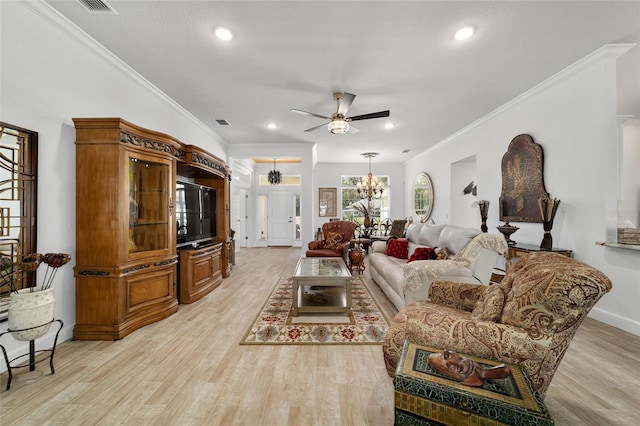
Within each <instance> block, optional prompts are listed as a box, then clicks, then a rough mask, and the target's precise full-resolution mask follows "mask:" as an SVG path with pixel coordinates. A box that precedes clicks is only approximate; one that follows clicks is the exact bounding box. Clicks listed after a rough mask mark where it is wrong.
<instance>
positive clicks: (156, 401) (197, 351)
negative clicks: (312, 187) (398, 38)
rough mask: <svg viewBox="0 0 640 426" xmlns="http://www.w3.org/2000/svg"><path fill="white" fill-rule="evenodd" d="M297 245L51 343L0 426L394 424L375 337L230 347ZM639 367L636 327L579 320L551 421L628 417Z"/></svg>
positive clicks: (616, 421)
mask: <svg viewBox="0 0 640 426" xmlns="http://www.w3.org/2000/svg"><path fill="white" fill-rule="evenodd" d="M299 254H300V250H299V249H279V248H271V249H269V248H255V249H243V250H241V252H240V253H239V254H238V255H237V259H236V260H237V265H236V266H235V267H234V269H233V271H232V273H231V276H230V277H229V278H227V279H225V280H224V281H223V283H222V285H221V286H220V287H219V288H217V289H216V290H214V291H213V292H212V293H211V294H209V295H208V296H207V297H206V298H205V299H203V300H201V301H199V302H197V303H194V304H192V305H181V306H180V310H179V311H178V313H177V314H175V315H173V316H172V317H170V318H168V319H166V320H163V321H161V322H158V323H155V324H152V325H150V326H147V327H145V328H143V329H141V330H138V331H136V332H134V333H133V334H131V335H129V336H127V337H126V338H124V339H123V340H121V341H116V342H80V341H68V342H64V343H62V344H59V346H58V350H57V352H56V356H55V366H56V374H54V375H50V374H49V371H48V366H47V365H46V363H45V364H44V365H43V364H39V365H38V368H37V370H36V371H34V372H26V371H25V372H22V371H21V372H18V373H17V374H15V375H14V379H13V383H12V388H11V390H10V391H6V390H4V388H5V386H6V380H7V375H6V373H4V374H2V377H1V380H0V388H1V390H0V425H2V426H8V425H14V424H19V425H45V424H64V425H94V424H95V425H116V424H134V425H148V424H153V425H155V426H158V425H265V426H272V425H274V426H275V425H296V426H297V425H358V426H359V425H392V424H393V383H392V381H391V378H389V377H388V376H387V374H386V371H385V369H384V364H383V361H382V353H381V347H380V346H378V345H342V346H340V345H336V346H266V345H265V346H241V345H239V342H240V340H241V339H242V337H243V336H244V333H245V332H246V330H247V328H248V327H249V326H250V325H251V323H252V322H253V319H254V317H255V315H257V313H258V311H259V309H260V307H261V306H262V304H263V303H264V301H265V299H266V297H267V295H268V293H269V291H270V290H271V289H272V288H273V286H274V285H275V283H276V281H277V279H278V277H280V276H290V275H292V273H293V269H294V267H295V264H296V261H297V258H298V256H299ZM365 281H367V284H368V285H369V288H370V290H371V292H372V294H373V296H374V297H375V298H376V299H377V300H378V302H379V304H380V305H381V308H382V309H383V311H384V312H385V313H386V314H387V315H388V316H389V317H392V316H393V315H394V314H395V309H393V307H392V306H391V304H390V303H389V302H388V301H387V300H386V298H385V297H384V296H383V295H382V294H381V292H380V291H379V290H378V289H377V287H376V286H375V284H372V283H371V280H370V278H369V276H368V274H365ZM0 362H1V361H0ZM639 367H640V337H637V336H633V335H631V334H628V333H625V332H622V331H620V330H617V329H614V328H612V327H609V326H606V325H604V324H602V323H598V322H596V321H594V320H590V319H587V320H586V321H585V323H584V324H583V325H582V327H581V329H580V330H579V332H578V334H577V336H576V338H575V339H574V341H573V343H572V345H571V347H570V348H569V350H568V352H567V354H566V356H565V359H564V360H563V361H562V364H561V366H560V368H559V370H558V372H557V373H556V375H555V378H554V380H553V382H552V384H551V387H550V388H549V391H548V393H547V398H546V401H545V402H546V404H547V407H548V409H549V411H550V412H551V415H552V416H553V418H554V420H555V422H556V425H559V426H564V425H580V424H585V425H598V426H600V425H632V424H633V425H635V424H637V419H638V415H639V411H638V410H639V409H640V406H639V405H638V402H639V401H640V391H639V386H638V385H639V381H640V368H639Z"/></svg>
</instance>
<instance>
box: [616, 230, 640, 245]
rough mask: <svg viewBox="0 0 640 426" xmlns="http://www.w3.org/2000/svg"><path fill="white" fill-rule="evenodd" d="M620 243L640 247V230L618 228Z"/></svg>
mask: <svg viewBox="0 0 640 426" xmlns="http://www.w3.org/2000/svg"><path fill="white" fill-rule="evenodd" d="M618 243H620V244H637V245H640V229H639V228H618Z"/></svg>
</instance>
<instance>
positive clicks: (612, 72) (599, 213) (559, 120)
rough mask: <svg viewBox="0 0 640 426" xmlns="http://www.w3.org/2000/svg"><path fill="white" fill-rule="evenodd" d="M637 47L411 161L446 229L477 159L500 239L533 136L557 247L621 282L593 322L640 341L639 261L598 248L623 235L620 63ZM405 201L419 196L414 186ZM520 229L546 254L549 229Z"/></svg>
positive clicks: (638, 255) (590, 61)
mask: <svg viewBox="0 0 640 426" xmlns="http://www.w3.org/2000/svg"><path fill="white" fill-rule="evenodd" d="M630 47H631V46H629V45H625V46H618V47H616V46H610V47H608V48H603V49H601V50H599V51H597V52H595V53H593V54H592V55H589V56H588V57H586V58H585V59H583V60H582V61H580V62H578V63H576V64H574V65H573V66H571V67H569V68H567V69H566V70H564V71H563V72H561V73H559V74H557V75H555V76H553V77H551V78H550V79H549V80H547V81H545V82H543V83H541V84H540V85H538V86H536V87H534V88H533V89H531V90H530V91H528V92H527V93H525V94H523V95H521V96H520V97H518V98H516V99H514V100H513V101H511V102H509V103H507V104H505V105H503V106H502V107H501V108H499V109H498V110H496V111H494V112H492V113H491V114H489V115H487V116H486V117H484V118H483V119H481V120H479V121H477V122H475V123H472V124H470V125H469V126H468V127H466V128H464V129H462V130H460V131H459V132H458V133H456V134H454V135H452V136H451V137H450V138H448V139H446V140H444V141H442V142H441V143H440V144H439V145H438V146H436V147H434V148H433V149H430V150H429V151H427V152H426V153H423V154H422V155H419V156H417V157H415V158H414V159H412V160H410V161H408V162H407V163H406V164H405V165H406V168H405V173H406V174H405V181H406V182H411V181H412V179H413V178H414V176H415V175H416V174H417V173H418V172H421V171H425V172H427V173H428V174H429V175H430V176H431V179H432V180H433V185H434V193H435V203H434V212H433V217H434V220H435V221H436V222H437V223H446V222H448V218H449V217H450V216H451V212H450V211H449V206H450V197H451V196H452V195H451V194H452V193H455V190H456V189H457V188H450V187H449V186H450V184H449V182H450V181H451V179H450V176H449V174H450V169H451V167H450V165H451V164H453V163H455V162H456V161H459V160H461V159H463V158H466V157H469V156H471V155H474V154H475V155H476V159H477V184H478V199H486V200H489V201H491V205H490V209H489V217H488V222H487V225H488V227H489V232H496V233H497V230H496V229H495V227H496V226H498V225H500V224H501V223H500V222H499V221H498V217H499V214H498V202H497V201H498V197H499V196H500V191H501V171H500V167H501V166H500V162H501V158H502V156H503V155H504V153H505V152H506V150H507V147H508V145H509V142H510V141H511V139H512V138H513V137H515V136H517V135H519V134H521V133H527V134H530V135H531V136H532V137H533V139H534V141H535V142H537V143H539V144H540V145H542V148H543V150H544V181H545V185H546V189H547V191H548V192H549V193H550V195H551V196H552V197H557V198H559V199H560V200H561V204H560V209H559V212H558V215H557V216H556V220H555V222H554V228H553V231H552V235H553V240H554V246H555V247H562V248H566V249H571V250H573V251H574V253H575V258H576V259H578V260H581V261H584V262H586V263H588V264H590V265H593V266H595V267H596V268H599V269H601V270H602V271H603V272H605V273H606V274H607V275H608V276H609V277H610V278H611V280H612V282H613V290H612V291H611V292H610V293H609V294H608V295H606V296H605V297H604V298H603V299H602V300H601V301H600V302H599V303H598V304H597V305H596V307H595V308H594V309H593V310H592V314H591V315H592V316H593V317H594V318H596V319H598V320H600V321H603V322H606V323H608V324H611V325H613V326H616V327H619V328H622V329H624V330H627V331H629V332H632V333H634V334H637V335H640V310H638V303H639V302H640V285H639V284H640V251H633V250H625V249H612V248H605V247H602V246H597V245H596V244H595V242H596V241H605V240H607V237H610V234H611V231H612V229H611V227H612V226H613V231H615V226H616V220H615V216H616V205H617V197H618V194H617V177H618V171H617V140H618V139H617V128H616V113H617V111H616V108H617V102H616V92H617V87H616V75H617V70H616V57H618V56H619V55H621V54H624V53H625V52H626V51H627V50H628V49H629V48H630ZM638 49H639V48H638V47H635V48H633V49H632V52H633V50H638ZM633 54H634V55H635V53H633ZM636 57H637V55H636ZM631 65H633V66H635V70H636V71H635V72H636V74H635V75H636V78H637V75H638V70H640V67H638V64H637V62H636V63H634V64H631ZM636 102H640V98H638V99H636ZM631 107H632V108H635V106H631ZM405 191H406V192H407V193H408V191H410V184H407V185H406V186H405ZM407 207H408V206H407ZM406 211H407V212H409V211H410V209H409V208H407V210H406ZM611 219H613V220H611ZM479 223H480V219H479V215H478V217H477V221H476V222H475V223H461V224H458V225H463V226H479ZM512 224H514V225H516V226H519V227H520V230H518V231H517V232H516V233H515V234H514V235H513V237H512V238H513V239H514V240H515V241H518V242H522V243H530V244H539V243H540V241H541V240H542V234H543V230H542V225H541V224H529V223H512ZM614 234H615V232H614ZM614 241H615V240H614Z"/></svg>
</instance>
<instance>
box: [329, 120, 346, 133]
mask: <svg viewBox="0 0 640 426" xmlns="http://www.w3.org/2000/svg"><path fill="white" fill-rule="evenodd" d="M327 128H328V129H329V131H330V132H331V133H333V134H334V135H343V134H345V133H347V132H348V131H349V123H347V121H346V120H345V119H343V118H340V117H337V118H336V119H334V120H331V122H330V123H329V124H327Z"/></svg>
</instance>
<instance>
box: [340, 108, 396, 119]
mask: <svg viewBox="0 0 640 426" xmlns="http://www.w3.org/2000/svg"><path fill="white" fill-rule="evenodd" d="M388 116H389V110H386V111H378V112H372V113H370V114H362V115H354V116H353V117H347V121H358V120H369V119H371V118H384V117H388Z"/></svg>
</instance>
